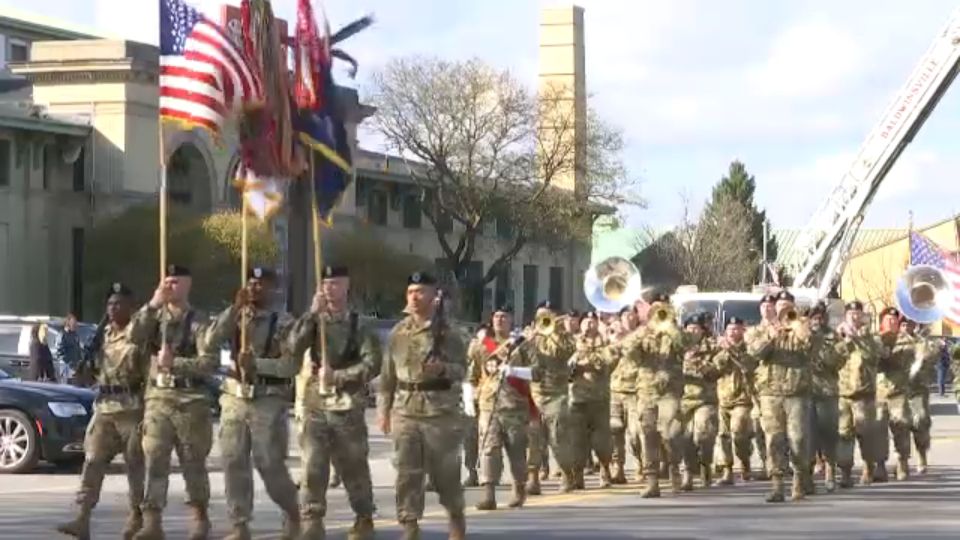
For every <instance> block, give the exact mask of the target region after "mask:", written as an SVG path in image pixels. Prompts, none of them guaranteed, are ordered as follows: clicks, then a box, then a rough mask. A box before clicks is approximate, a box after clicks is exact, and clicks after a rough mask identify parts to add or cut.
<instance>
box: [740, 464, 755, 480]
mask: <svg viewBox="0 0 960 540" xmlns="http://www.w3.org/2000/svg"><path fill="white" fill-rule="evenodd" d="M740 479H741V480H743V481H744V482H749V481H750V480H753V473H752V472H751V471H750V460H749V459H745V460H742V461H740Z"/></svg>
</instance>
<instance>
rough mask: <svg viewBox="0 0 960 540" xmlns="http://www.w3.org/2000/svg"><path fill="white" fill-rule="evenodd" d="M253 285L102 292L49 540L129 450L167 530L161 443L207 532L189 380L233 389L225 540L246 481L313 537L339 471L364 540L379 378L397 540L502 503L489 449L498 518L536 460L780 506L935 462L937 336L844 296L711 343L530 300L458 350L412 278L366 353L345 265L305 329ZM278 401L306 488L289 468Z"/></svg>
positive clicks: (247, 504)
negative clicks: (388, 324) (148, 293)
mask: <svg viewBox="0 0 960 540" xmlns="http://www.w3.org/2000/svg"><path fill="white" fill-rule="evenodd" d="M248 278H249V279H248V282H247V286H246V287H244V288H242V289H241V290H240V291H238V292H237V294H236V296H235V298H234V300H233V303H232V305H230V306H229V307H228V308H227V309H226V310H224V311H223V312H222V313H219V314H217V315H215V316H213V317H207V316H204V315H203V314H201V313H199V312H198V311H197V310H195V309H194V308H193V307H191V304H190V301H189V297H190V289H191V283H192V278H191V274H190V271H189V270H188V269H186V268H183V267H180V266H176V265H173V266H171V267H169V268H168V269H167V272H166V277H164V279H163V280H162V282H161V283H160V285H159V286H158V288H157V289H156V291H155V292H154V293H153V295H152V297H151V298H150V300H149V302H147V304H146V305H144V306H142V307H141V308H140V309H135V306H134V305H133V296H134V295H133V293H132V291H131V290H130V289H129V288H127V287H126V286H124V285H123V284H121V283H116V284H114V285H113V287H112V288H111V289H110V290H109V291H108V292H107V295H106V298H105V303H106V316H105V318H104V321H103V322H102V323H101V325H100V327H99V328H98V334H97V336H96V337H95V339H94V343H95V345H92V346H91V347H90V350H89V354H90V360H91V361H90V365H92V366H94V367H95V370H94V373H93V375H94V377H95V379H96V384H97V385H98V388H99V397H98V399H97V402H96V405H95V413H94V416H93V419H92V420H91V422H90V424H89V427H88V431H87V436H86V439H85V443H84V444H85V462H84V465H83V470H82V473H81V479H80V488H79V490H78V491H77V496H76V507H77V508H76V516H75V518H74V519H73V520H72V521H70V522H68V523H64V524H61V525H59V526H58V527H57V529H58V530H59V531H60V532H62V533H65V534H68V535H71V536H74V537H77V538H90V520H91V514H92V512H93V509H94V507H95V506H96V504H97V501H98V499H99V496H100V490H101V486H102V483H103V479H104V476H105V474H106V471H107V467H108V466H109V464H110V462H111V461H112V460H113V458H114V457H115V456H116V455H117V454H122V455H123V458H124V462H125V466H126V475H127V478H128V482H129V514H128V519H127V521H126V523H125V526H124V529H123V533H122V535H123V538H126V539H137V540H155V539H161V538H164V531H163V520H162V516H163V512H164V509H165V507H166V505H167V492H168V487H169V475H170V472H171V454H172V453H173V452H174V451H175V452H176V455H177V459H178V462H179V465H180V469H181V470H182V474H183V478H184V482H185V485H186V498H187V501H186V502H187V504H188V506H189V508H190V512H191V514H190V532H189V538H190V539H206V538H209V537H210V533H211V517H210V515H209V512H208V509H209V502H210V482H209V476H208V470H207V458H208V455H209V453H210V450H211V447H212V445H213V426H214V421H213V418H212V414H211V409H210V403H209V400H208V397H207V396H206V394H205V393H204V391H203V378H204V377H207V376H209V375H212V374H213V373H215V372H217V371H218V370H219V371H221V372H224V373H226V375H227V377H226V379H225V380H224V382H223V385H222V394H221V396H220V405H221V410H222V413H221V418H220V422H219V434H218V438H219V445H220V448H221V453H222V463H223V470H224V477H225V496H226V503H227V512H228V518H229V522H230V526H231V530H230V532H229V534H228V536H227V538H228V539H230V540H242V539H245V538H250V537H251V532H250V528H249V522H250V520H251V513H252V510H253V501H254V480H253V472H252V471H253V469H254V468H255V469H256V470H257V471H258V473H259V475H260V477H261V479H262V481H263V484H264V486H265V488H266V491H267V494H268V495H269V497H270V499H271V500H273V502H274V503H275V504H276V505H277V506H278V507H279V509H280V511H281V512H282V515H283V525H282V527H283V530H282V538H284V539H304V540H313V539H322V538H325V534H326V531H325V527H324V517H325V515H326V513H327V489H328V487H329V486H330V484H331V470H332V468H335V469H336V472H337V473H338V475H339V477H340V481H342V483H343V486H344V488H345V490H346V493H347V497H348V500H349V503H350V506H351V508H352V510H353V513H354V514H355V516H356V519H355V522H354V524H353V527H352V528H351V529H350V531H349V533H348V538H351V539H369V538H373V537H374V521H373V517H374V513H375V506H374V500H373V487H372V482H371V472H370V465H369V441H368V438H369V437H368V432H367V424H366V421H365V419H364V412H365V408H366V397H365V396H366V387H367V385H368V384H369V383H370V382H371V381H373V380H374V379H375V378H377V377H379V378H378V381H377V383H378V390H377V423H378V425H379V428H380V429H381V430H382V431H383V433H384V434H388V435H389V436H390V437H391V439H392V441H393V459H394V461H393V462H394V466H395V470H396V483H395V492H396V508H397V521H398V522H399V523H400V525H401V527H402V528H403V531H404V536H403V538H405V539H408V540H409V539H417V538H420V528H419V521H420V520H421V519H422V518H423V514H424V504H425V494H426V492H427V491H435V492H436V493H437V494H438V496H439V501H440V504H441V505H442V506H443V507H444V508H445V509H446V512H447V514H448V516H449V537H450V538H451V539H462V538H465V536H466V512H465V502H464V488H465V487H480V489H481V490H482V499H481V500H480V502H479V503H478V504H477V506H476V507H477V509H479V510H495V509H496V508H497V506H498V503H497V500H496V487H497V485H499V484H500V482H501V477H502V474H503V468H504V462H503V455H504V454H506V461H507V464H508V466H509V473H510V478H511V480H512V497H511V499H510V500H509V502H508V503H507V505H508V506H509V507H512V508H518V507H522V506H523V505H524V503H525V502H526V500H527V498H528V497H531V496H536V495H539V494H541V491H542V486H541V481H543V480H545V479H547V478H549V477H550V472H549V466H550V463H551V460H550V455H551V454H552V457H553V462H555V463H556V465H557V467H558V468H559V476H560V482H559V489H560V491H561V492H565V493H569V492H574V491H577V490H583V489H585V488H586V485H585V484H586V483H585V480H584V477H585V475H586V474H591V473H592V472H594V471H596V472H598V473H599V479H600V487H601V488H605V487H609V486H611V485H612V484H626V483H628V478H627V474H626V470H627V468H628V460H627V456H628V453H632V454H633V456H634V458H635V460H636V464H637V469H636V470H637V474H636V480H637V481H639V482H640V484H641V486H640V488H639V491H638V494H639V496H640V497H644V498H650V497H659V496H660V494H661V493H660V489H661V485H660V484H661V480H665V481H667V482H668V485H669V488H670V490H671V491H672V492H674V493H681V492H685V491H692V490H694V489H695V487H700V488H706V487H709V486H711V485H713V484H720V485H732V484H734V483H735V479H734V473H735V467H736V466H738V467H737V469H738V471H739V477H740V479H741V481H743V482H750V481H756V480H769V481H770V486H771V487H770V491H769V493H768V494H767V496H766V500H767V501H768V502H771V503H774V502H783V501H784V500H785V499H786V496H787V495H786V492H785V490H786V483H787V482H788V481H790V482H792V485H791V489H790V492H789V496H790V498H791V499H792V500H799V499H803V498H804V497H806V496H809V495H812V494H814V493H815V492H816V488H815V476H817V475H822V479H823V489H824V490H825V491H826V492H828V493H829V492H833V491H834V490H835V489H836V488H838V487H839V488H850V487H852V486H853V484H854V480H853V478H854V476H853V468H854V462H855V459H854V450H855V447H856V446H858V447H859V453H860V457H861V459H860V463H861V465H862V473H861V476H860V484H861V485H867V484H870V483H872V482H885V481H887V480H888V474H890V471H889V470H888V463H887V462H888V460H889V459H890V455H889V447H890V439H891V438H892V440H893V447H894V450H895V453H896V463H895V470H894V474H895V477H896V479H897V480H903V479H906V478H907V477H909V475H910V474H911V467H910V458H911V450H912V447H913V446H915V447H916V451H917V454H918V465H917V467H916V472H918V473H923V472H925V470H926V467H927V459H926V458H927V452H928V450H929V448H930V427H931V422H930V411H929V390H928V387H929V384H930V382H931V379H932V377H933V374H932V371H933V367H932V366H933V364H934V363H935V361H936V358H937V357H938V355H939V354H940V352H941V350H942V344H940V343H939V342H938V340H935V339H933V338H930V337H927V336H926V335H925V333H924V332H923V331H922V330H920V329H918V328H917V325H915V324H914V323H913V322H911V321H910V320H908V319H906V318H904V317H902V316H901V315H900V313H899V312H898V311H897V310H896V309H895V308H888V309H886V310H884V311H883V312H882V314H881V315H880V317H881V320H880V321H879V331H877V332H875V331H871V330H870V329H869V324H868V321H867V319H866V316H865V314H864V306H863V305H862V304H861V303H860V302H856V301H853V302H849V303H848V304H846V306H845V313H844V318H843V321H842V322H840V323H839V324H838V325H834V326H835V329H833V327H832V326H831V325H829V324H828V322H829V321H828V320H827V311H826V308H825V306H824V305H823V304H818V305H815V306H814V307H812V308H810V309H806V310H800V309H798V308H797V307H796V306H795V304H794V298H793V296H792V295H791V293H790V292H788V291H786V290H782V291H779V292H778V293H776V294H768V295H766V296H764V297H763V299H762V301H761V303H760V314H759V315H760V319H761V322H760V323H759V324H757V325H754V326H751V327H747V325H746V324H745V321H743V320H742V319H740V318H737V317H729V318H728V319H727V320H726V321H725V329H724V331H723V334H722V335H719V336H714V335H712V331H711V330H712V322H711V320H710V319H709V317H708V316H707V315H706V314H704V313H691V314H685V315H684V319H683V320H681V321H679V322H678V318H677V315H676V313H675V312H674V308H673V307H672V305H671V302H670V298H669V297H668V296H667V295H665V294H654V295H652V296H649V297H648V298H647V299H646V300H643V299H638V300H637V301H636V302H635V303H632V304H631V305H629V306H626V307H623V308H622V309H621V310H620V312H619V313H598V312H591V313H586V314H580V313H576V312H570V313H565V314H564V313H558V312H557V311H556V310H554V308H553V306H552V305H551V304H550V303H549V302H543V303H541V304H540V305H539V307H538V309H537V311H536V317H535V319H534V320H533V321H532V322H531V324H529V325H528V326H527V327H526V328H524V329H523V330H522V331H521V332H517V331H514V320H513V313H512V310H511V308H510V307H509V306H502V307H498V308H496V309H495V310H494V311H493V313H492V315H491V317H490V320H489V324H485V325H483V326H482V327H481V329H480V330H479V331H478V334H477V335H476V337H475V338H474V339H473V340H472V342H470V343H465V341H464V339H463V337H462V335H461V333H459V332H457V331H456V329H455V324H454V323H453V322H452V321H451V320H450V319H449V317H448V316H447V315H446V308H445V305H444V302H445V297H444V296H443V291H442V290H441V288H440V287H439V284H438V282H437V279H436V278H435V277H434V276H432V275H431V274H429V273H426V272H418V273H415V274H413V275H411V276H410V277H409V278H408V281H407V283H408V285H407V289H406V306H407V307H406V309H405V318H404V319H402V320H401V321H400V322H399V323H397V325H396V326H395V327H394V328H393V330H392V331H391V332H390V334H389V337H388V338H387V339H386V341H385V342H383V343H381V342H380V340H379V338H378V337H377V335H376V334H375V333H374V331H373V330H372V328H371V327H369V326H368V324H367V323H366V322H365V321H364V320H363V319H361V318H360V317H359V316H358V315H357V314H356V313H354V312H352V311H350V308H349V305H350V302H349V289H350V281H349V272H348V269H346V268H343V267H333V266H327V267H324V268H323V271H322V279H321V283H320V285H319V287H318V289H317V291H316V294H315V296H314V298H313V301H312V305H311V307H310V309H309V311H308V312H307V313H305V314H303V315H302V316H301V317H299V318H294V317H292V316H291V315H289V314H286V313H280V312H277V311H273V310H271V308H270V306H271V305H272V301H271V298H270V295H271V291H272V290H273V288H274V287H275V279H276V276H275V275H274V273H273V272H272V271H271V270H269V269H267V268H260V267H257V268H252V269H251V270H250V272H249V276H248ZM957 362H958V358H956V355H955V358H954V363H955V367H956V364H957ZM294 394H296V396H295V398H294ZM291 401H294V402H295V405H294V407H293V416H294V418H295V425H296V426H297V427H296V429H297V433H298V440H299V446H300V455H301V458H302V471H301V477H300V479H299V483H296V482H295V481H294V479H293V478H292V476H291V474H290V471H289V470H288V468H287V466H286V463H285V460H286V458H287V455H288V448H287V443H288V439H289V435H288V429H289V427H288V423H289V420H288V417H289V416H290V412H289V411H290V404H291ZM911 438H912V441H911ZM715 448H716V449H717V450H718V452H717V454H716V456H715V452H714V450H715ZM754 453H756V458H757V459H755V458H754ZM757 462H759V463H760V464H761V468H760V470H754V469H753V468H752V466H751V464H752V463H757ZM464 466H465V468H466V478H465V480H463V481H461V471H462V469H463V467H464ZM717 475H719V476H717Z"/></svg>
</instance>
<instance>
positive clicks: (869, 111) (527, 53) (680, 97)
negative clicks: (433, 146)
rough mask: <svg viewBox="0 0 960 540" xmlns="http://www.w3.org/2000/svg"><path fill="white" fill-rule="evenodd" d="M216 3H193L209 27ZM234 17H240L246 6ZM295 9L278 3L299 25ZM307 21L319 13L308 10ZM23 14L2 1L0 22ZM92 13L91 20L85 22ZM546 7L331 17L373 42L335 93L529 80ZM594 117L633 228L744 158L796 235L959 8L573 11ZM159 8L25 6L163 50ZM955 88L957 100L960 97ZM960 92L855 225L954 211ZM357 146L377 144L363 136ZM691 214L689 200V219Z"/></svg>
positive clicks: (469, 3) (137, 2)
mask: <svg viewBox="0 0 960 540" xmlns="http://www.w3.org/2000/svg"><path fill="white" fill-rule="evenodd" d="M222 3H223V2H222V1H214V0H193V1H192V4H193V5H194V6H196V7H198V8H200V9H202V10H203V11H205V12H207V13H209V14H211V15H213V16H217V14H218V12H219V6H220V5H221V4H222ZM230 3H235V4H236V3H239V2H238V0H234V1H231V2H230ZM296 3H297V1H296V0H274V2H273V5H274V10H275V12H277V14H278V15H279V16H281V17H284V18H286V19H287V20H288V21H290V22H291V23H293V22H294V21H295V19H296ZM314 3H315V5H316V4H317V3H318V2H317V0H314ZM14 5H17V7H20V6H22V5H24V3H23V2H22V1H21V0H0V12H2V10H3V9H4V8H12V7H14ZM91 5H92V6H93V9H91ZM560 5H563V3H561V2H556V1H553V0H549V1H547V0H327V1H326V2H325V3H324V6H325V9H326V13H327V16H328V17H329V19H330V20H331V26H332V27H333V28H334V29H336V28H338V27H339V26H341V25H344V24H347V23H348V22H350V21H352V20H354V19H355V18H357V17H359V16H362V15H364V14H367V13H373V14H374V15H375V17H376V18H377V23H376V24H375V26H373V27H371V28H370V29H367V30H366V31H364V32H362V33H360V34H358V35H356V36H354V37H353V38H351V39H350V40H349V41H347V42H345V44H344V45H343V47H344V49H346V50H347V51H348V52H349V53H350V54H351V55H353V56H354V57H355V58H356V59H357V60H358V61H359V62H360V73H359V74H358V76H357V80H356V81H351V80H349V79H348V78H347V77H346V75H345V74H344V72H343V71H338V72H337V73H336V75H337V77H338V79H337V80H338V83H341V84H345V85H349V86H355V87H357V88H358V89H359V90H360V95H361V99H362V97H363V92H364V88H365V85H366V84H367V80H368V77H369V76H370V74H371V73H372V72H374V71H375V70H376V69H377V68H378V66H382V65H383V64H384V63H385V62H386V61H388V60H389V59H390V58H392V57H394V56H406V55H434V56H439V57H442V58H446V59H469V58H472V57H479V58H481V59H483V60H485V61H487V62H489V63H491V64H493V65H496V66H498V67H501V68H503V69H509V70H510V71H511V72H512V73H513V74H514V75H515V76H517V77H518V78H520V79H522V80H524V81H526V82H528V84H530V86H531V88H532V87H533V86H534V84H535V82H536V80H537V55H538V47H537V32H538V22H539V10H540V9H541V8H542V7H547V6H550V7H556V6H560ZM578 5H580V6H582V7H583V8H584V9H585V24H586V27H585V43H586V78H587V90H588V93H589V94H590V95H591V104H592V106H594V107H595V108H596V109H597V110H598V111H599V113H600V114H601V115H602V116H603V117H604V118H605V119H606V120H608V121H610V122H612V123H613V124H615V125H617V126H619V127H620V128H621V129H622V130H623V131H624V134H625V138H626V142H627V147H626V151H625V154H624V160H625V162H626V163H627V165H628V167H629V169H630V173H631V174H632V175H633V176H634V177H636V178H637V179H638V180H639V181H640V182H641V191H642V192H643V194H644V196H645V198H646V199H647V201H648V205H647V208H644V209H626V212H625V213H626V217H627V219H626V222H625V223H626V225H628V226H632V227H658V228H659V227H663V226H669V225H671V224H675V223H677V222H678V221H679V220H680V218H681V216H682V213H683V209H684V206H685V204H690V206H691V208H690V209H691V210H692V211H693V212H697V211H699V208H700V207H701V206H702V204H703V202H704V201H705V200H706V199H707V197H709V194H710V188H711V186H712V185H713V184H714V183H715V182H716V181H717V180H719V179H720V177H721V176H722V175H723V174H724V173H725V172H726V170H727V167H728V166H729V163H730V162H731V161H732V160H734V159H739V160H741V161H743V162H744V163H745V164H746V167H747V169H748V171H750V172H751V173H752V174H754V175H755V177H756V180H757V203H758V205H759V206H760V207H762V208H765V209H766V210H767V212H768V215H769V216H770V218H771V221H772V223H773V226H774V227H775V228H801V227H803V226H804V225H805V224H806V223H807V222H808V220H809V219H810V218H811V217H812V215H813V213H814V211H815V210H816V209H817V207H818V206H819V205H820V204H822V203H823V201H824V200H825V199H826V197H827V196H828V195H829V193H830V191H831V189H832V187H833V186H834V185H835V184H836V183H837V182H839V181H840V179H841V177H842V176H843V174H844V172H845V171H846V170H847V169H848V168H849V166H850V164H851V162H852V161H853V159H854V156H855V155H856V153H857V150H858V149H859V147H860V146H861V144H862V143H863V141H864V140H865V139H866V137H867V135H868V134H869V133H870V131H871V129H873V127H874V125H875V124H876V123H877V122H878V121H879V119H880V117H881V115H882V114H883V113H884V111H885V109H886V108H887V106H888V105H889V102H890V100H892V98H893V97H894V95H895V94H896V92H897V91H898V90H900V88H901V87H902V86H903V85H904V83H905V82H906V80H907V77H908V76H909V75H910V73H911V72H912V70H913V68H914V67H915V65H916V64H917V63H918V61H919V59H920V57H921V55H923V53H924V52H925V51H926V50H927V48H928V47H929V46H930V45H931V43H932V42H933V40H934V38H935V36H936V35H937V34H938V33H939V32H940V31H941V30H942V29H943V27H944V25H946V23H947V21H948V19H949V18H950V16H951V11H952V9H953V8H954V7H955V2H954V1H952V0H923V1H922V2H903V1H902V0H844V1H843V2H836V1H833V0H793V1H791V2H769V1H766V0H726V1H724V2H716V1H710V0H670V1H663V0H626V1H623V0H580V1H579V2H578ZM156 6H157V4H156V3H155V2H154V1H153V0H31V2H30V3H29V7H30V9H31V10H32V11H34V12H36V13H42V14H46V15H48V16H52V17H56V18H58V19H61V20H64V21H68V22H71V23H74V24H78V25H83V26H86V27H89V28H92V29H95V30H97V31H98V32H101V33H104V34H107V35H110V36H116V37H124V38H127V39H134V40H138V41H146V42H150V43H156V41H157V36H156V34H157V30H156V29H157V7H156ZM956 86H960V85H956ZM958 133H960V89H957V88H952V89H951V90H949V91H948V92H947V93H946V95H945V96H944V97H943V99H942V100H941V102H940V105H939V107H938V108H937V109H936V111H935V112H934V113H933V115H932V116H931V117H930V118H929V119H928V120H927V122H926V124H925V125H924V127H923V129H922V130H921V132H920V133H919V135H918V136H917V137H916V139H915V140H914V141H913V143H912V144H911V145H910V146H908V147H907V149H906V150H905V152H904V153H903V155H902V156H901V158H900V160H899V161H898V162H897V164H896V165H895V167H894V168H893V170H891V171H890V174H889V175H888V177H887V178H886V180H885V181H884V184H883V185H882V186H881V188H880V191H879V192H878V194H877V197H876V198H875V200H874V202H873V204H872V205H871V206H870V207H869V209H868V212H867V215H866V220H865V223H864V226H867V227H889V228H900V227H906V226H907V223H908V220H909V216H910V214H911V212H912V213H913V216H914V217H913V220H914V223H915V224H916V225H918V226H919V225H923V224H925V223H932V222H935V221H938V220H941V219H944V218H946V217H948V216H950V215H953V214H955V213H957V212H958V211H960V181H958V176H960V136H958ZM361 144H362V145H363V144H366V145H368V146H369V145H374V146H373V147H371V148H370V149H372V150H381V148H377V147H376V146H375V141H374V139H373V138H371V137H370V136H369V135H362V136H361ZM684 201H689V203H685V202H684Z"/></svg>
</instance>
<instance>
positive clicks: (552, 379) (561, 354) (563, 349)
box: [525, 302, 576, 494]
mask: <svg viewBox="0 0 960 540" xmlns="http://www.w3.org/2000/svg"><path fill="white" fill-rule="evenodd" d="M543 317H551V318H554V320H555V317H556V313H555V312H554V310H553V306H552V305H551V304H550V302H541V303H540V304H539V305H538V306H537V311H536V320H541V318H543ZM527 339H528V343H527V344H526V345H525V347H528V348H529V349H530V350H531V353H532V354H533V366H532V367H533V384H532V385H531V390H532V393H533V399H534V401H535V402H536V404H537V408H538V409H539V410H540V416H541V421H540V431H539V437H540V439H539V440H538V441H534V440H531V441H530V448H529V451H528V454H527V467H528V470H529V471H530V473H529V477H528V481H527V492H528V493H530V494H533V493H539V492H540V480H539V478H538V477H537V471H539V470H540V467H541V466H542V464H543V463H544V462H545V461H547V460H548V459H549V457H548V455H547V452H543V451H542V450H543V448H542V447H541V446H540V443H539V441H548V442H549V445H550V449H551V450H552V451H553V457H554V459H556V461H557V465H558V466H559V467H560V472H561V474H562V481H561V484H560V491H561V492H564V493H568V492H570V491H573V489H574V479H575V477H574V471H573V457H572V456H571V450H572V448H570V441H569V439H567V432H568V429H567V428H568V427H569V422H570V412H569V406H568V401H567V400H568V391H569V378H570V371H569V368H568V367H567V361H569V360H570V356H571V355H573V351H574V349H575V343H576V342H575V338H574V336H572V335H570V334H568V333H567V332H566V331H564V330H563V329H562V328H561V327H559V326H558V325H557V324H554V326H553V328H552V330H549V331H547V332H541V331H539V330H538V329H537V328H536V327H535V325H534V328H533V329H532V331H531V332H530V335H529V337H528V338H527Z"/></svg>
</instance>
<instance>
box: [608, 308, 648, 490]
mask: <svg viewBox="0 0 960 540" xmlns="http://www.w3.org/2000/svg"><path fill="white" fill-rule="evenodd" d="M626 309H627V311H625V312H621V315H620V325H621V331H622V333H621V335H620V336H618V338H617V340H616V341H615V342H613V343H610V344H609V345H608V348H609V354H610V355H611V356H612V357H614V358H615V359H616V363H615V366H616V367H615V368H614V369H613V373H611V374H610V431H611V432H612V433H613V458H612V460H613V471H611V478H610V482H611V483H613V484H626V483H627V478H626V475H625V473H624V468H625V466H626V462H627V443H628V442H629V445H630V450H631V451H632V452H633V455H634V457H635V458H636V459H637V463H638V466H637V476H638V478H642V477H643V465H642V464H641V463H640V461H641V455H640V439H639V437H637V434H636V433H635V432H634V430H633V427H634V426H633V425H634V424H635V422H634V417H635V416H636V415H637V407H636V405H637V367H636V366H635V365H634V364H633V362H620V361H619V360H620V357H621V354H622V349H621V343H622V342H623V340H624V338H625V337H626V336H627V335H628V334H630V333H632V332H634V331H636V330H637V328H638V327H639V326H640V319H639V316H638V315H637V312H636V311H634V310H632V309H630V308H626Z"/></svg>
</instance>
